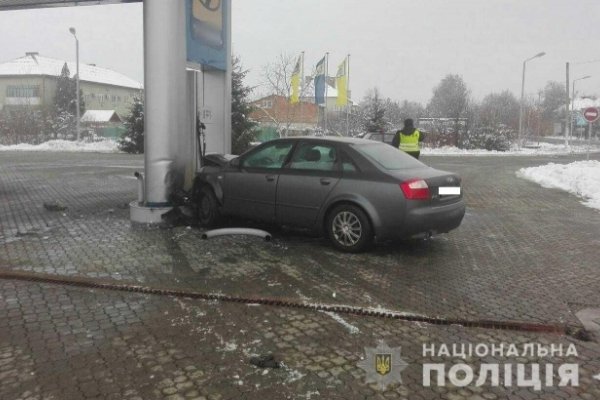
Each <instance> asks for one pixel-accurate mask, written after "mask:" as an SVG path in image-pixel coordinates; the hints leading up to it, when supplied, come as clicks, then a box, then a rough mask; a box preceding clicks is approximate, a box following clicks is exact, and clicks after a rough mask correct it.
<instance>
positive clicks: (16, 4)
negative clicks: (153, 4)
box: [0, 0, 142, 11]
mask: <svg viewBox="0 0 600 400" xmlns="http://www.w3.org/2000/svg"><path fill="white" fill-rule="evenodd" d="M141 2H142V0H78V1H73V0H0V11H2V10H24V9H27V8H47V7H72V6H94V5H100V4H117V3H141Z"/></svg>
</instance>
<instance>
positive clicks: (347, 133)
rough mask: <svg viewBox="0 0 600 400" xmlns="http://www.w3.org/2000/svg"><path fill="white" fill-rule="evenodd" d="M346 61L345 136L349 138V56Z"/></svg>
mask: <svg viewBox="0 0 600 400" xmlns="http://www.w3.org/2000/svg"><path fill="white" fill-rule="evenodd" d="M346 60H347V61H346V74H347V75H346V136H350V99H349V98H348V93H350V54H348V56H347V59H346ZM338 95H339V93H338Z"/></svg>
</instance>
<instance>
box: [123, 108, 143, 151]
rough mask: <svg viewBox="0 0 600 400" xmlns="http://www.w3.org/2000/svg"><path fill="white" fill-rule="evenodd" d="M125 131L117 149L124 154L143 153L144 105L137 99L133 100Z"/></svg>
mask: <svg viewBox="0 0 600 400" xmlns="http://www.w3.org/2000/svg"><path fill="white" fill-rule="evenodd" d="M125 127H126V128H127V130H126V131H125V132H124V133H123V137H122V138H121V139H120V140H119V148H120V149H121V150H122V151H124V152H126V153H133V154H142V153H144V103H142V99H141V98H139V97H135V98H134V99H133V104H132V105H131V112H130V115H129V117H127V119H126V120H125Z"/></svg>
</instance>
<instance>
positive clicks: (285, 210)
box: [276, 141, 341, 227]
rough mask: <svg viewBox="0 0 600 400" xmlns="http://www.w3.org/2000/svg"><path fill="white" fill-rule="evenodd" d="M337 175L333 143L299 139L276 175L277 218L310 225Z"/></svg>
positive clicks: (336, 154) (298, 224) (339, 176)
mask: <svg viewBox="0 0 600 400" xmlns="http://www.w3.org/2000/svg"><path fill="white" fill-rule="evenodd" d="M340 178H341V170H340V167H339V157H338V150H337V148H336V146H335V145H334V144H333V143H328V142H323V141H302V142H300V143H299V144H298V145H297V146H296V148H295V149H294V152H293V154H292V156H291V158H290V161H289V162H288V163H287V164H286V166H285V168H284V169H283V170H282V171H281V174H280V176H279V183H278V184H277V205H276V209H277V221H278V222H279V223H280V224H283V225H293V226H298V227H312V226H313V225H314V224H315V222H316V220H317V216H318V215H319V211H320V210H321V207H322V205H323V204H324V203H325V200H326V199H327V197H328V196H329V194H330V193H331V191H332V190H333V188H335V186H336V185H337V183H338V182H339V180H340Z"/></svg>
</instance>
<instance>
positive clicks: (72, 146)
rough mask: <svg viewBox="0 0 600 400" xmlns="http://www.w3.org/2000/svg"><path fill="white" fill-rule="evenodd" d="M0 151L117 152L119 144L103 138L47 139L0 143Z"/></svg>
mask: <svg viewBox="0 0 600 400" xmlns="http://www.w3.org/2000/svg"><path fill="white" fill-rule="evenodd" d="M0 151H56V152H60V151H66V152H95V153H117V152H119V151H120V150H119V145H118V143H117V142H116V141H114V140H110V139H105V140H101V141H98V142H76V141H71V140H49V141H47V142H44V143H40V144H27V143H19V144H14V145H7V146H4V145H0Z"/></svg>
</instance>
